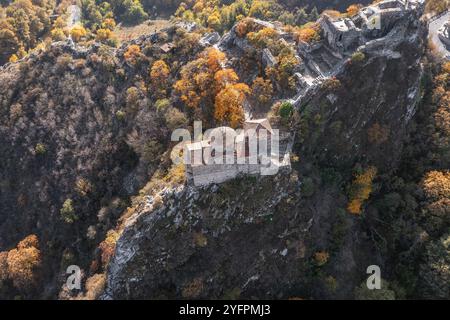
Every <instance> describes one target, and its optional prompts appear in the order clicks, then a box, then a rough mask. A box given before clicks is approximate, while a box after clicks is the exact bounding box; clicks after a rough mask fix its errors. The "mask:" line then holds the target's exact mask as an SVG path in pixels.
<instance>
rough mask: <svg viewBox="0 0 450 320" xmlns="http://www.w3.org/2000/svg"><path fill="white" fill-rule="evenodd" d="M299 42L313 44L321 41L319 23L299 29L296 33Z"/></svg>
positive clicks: (308, 24)
mask: <svg viewBox="0 0 450 320" xmlns="http://www.w3.org/2000/svg"><path fill="white" fill-rule="evenodd" d="M295 35H296V37H297V41H298V40H301V41H304V42H306V43H312V42H316V41H319V40H320V26H319V24H318V23H315V22H310V23H307V24H305V25H303V26H302V27H300V28H298V29H297V30H296V32H295Z"/></svg>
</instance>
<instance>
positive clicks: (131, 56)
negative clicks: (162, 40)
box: [123, 44, 141, 64]
mask: <svg viewBox="0 0 450 320" xmlns="http://www.w3.org/2000/svg"><path fill="white" fill-rule="evenodd" d="M140 56H141V48H140V47H139V46H137V45H135V44H132V45H131V46H129V47H128V48H127V51H126V52H125V53H124V54H123V57H124V58H125V60H126V61H127V62H129V63H131V64H135V63H136V62H137V60H138V58H139V57H140Z"/></svg>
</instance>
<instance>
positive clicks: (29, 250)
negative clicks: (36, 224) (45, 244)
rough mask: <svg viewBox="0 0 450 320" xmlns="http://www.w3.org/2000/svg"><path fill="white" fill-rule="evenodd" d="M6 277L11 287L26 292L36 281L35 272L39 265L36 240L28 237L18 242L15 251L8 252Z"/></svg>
mask: <svg viewBox="0 0 450 320" xmlns="http://www.w3.org/2000/svg"><path fill="white" fill-rule="evenodd" d="M6 261H7V265H8V276H9V278H10V279H11V280H12V282H13V285H14V286H15V287H16V288H18V289H20V290H26V289H28V288H30V287H32V286H34V285H35V283H36V281H37V276H36V270H37V268H38V267H39V266H40V264H41V252H40V251H39V249H38V239H37V237H36V236H35V235H29V236H28V237H26V238H25V239H23V240H22V241H20V242H19V244H18V245H17V248H16V249H12V250H10V251H9V252H8V257H7V260H6Z"/></svg>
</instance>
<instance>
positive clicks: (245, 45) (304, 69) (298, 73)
mask: <svg viewBox="0 0 450 320" xmlns="http://www.w3.org/2000/svg"><path fill="white" fill-rule="evenodd" d="M424 3H425V1H424V0H383V1H380V2H378V3H374V4H372V5H369V6H367V7H364V8H361V9H360V10H359V11H358V13H357V14H355V15H354V16H351V17H331V16H329V15H327V14H322V16H321V17H320V18H319V20H318V21H317V22H318V24H319V25H320V28H321V39H320V40H319V41H315V42H311V43H306V42H304V41H301V40H300V41H296V40H295V39H294V38H293V37H292V34H291V33H289V32H286V31H285V29H284V28H283V25H282V24H280V23H278V22H267V21H262V20H259V19H252V21H253V23H255V24H257V25H258V26H259V28H260V29H262V28H272V29H273V30H275V31H276V33H277V34H278V35H279V36H280V41H282V42H285V43H286V44H287V45H289V46H290V47H292V48H294V49H295V53H296V57H297V60H298V62H299V63H298V65H297V66H296V68H295V78H296V80H297V94H296V95H295V96H294V97H293V98H291V99H288V101H289V102H290V103H291V104H292V105H293V106H294V107H297V108H298V107H300V106H301V105H302V103H303V102H304V101H305V100H307V99H309V97H311V96H312V95H313V94H314V93H315V92H316V91H317V90H318V89H319V88H320V87H321V84H322V83H323V82H324V81H325V80H326V79H328V78H331V77H334V76H335V75H337V74H338V73H339V72H340V71H341V70H342V69H343V66H344V65H345V63H346V62H347V61H348V58H349V57H351V56H352V54H353V53H355V52H356V51H358V50H363V48H365V47H369V45H374V44H375V46H376V42H377V41H378V40H379V39H381V38H383V37H385V36H387V35H388V34H389V33H390V31H391V30H392V29H393V28H394V26H395V25H396V23H397V22H398V21H399V20H401V19H402V18H403V17H408V16H410V15H411V13H413V12H414V11H419V16H420V15H421V13H422V12H423V8H424ZM216 38H217V37H216ZM216 41H218V42H216ZM208 42H209V43H211V42H214V46H216V47H219V48H228V49H232V48H237V49H239V50H242V51H244V52H250V51H251V50H254V48H253V47H252V45H251V44H250V43H249V42H248V40H247V39H246V38H244V37H240V36H238V35H237V32H236V26H235V27H234V28H233V29H232V30H231V31H230V32H229V33H227V34H225V35H224V36H223V37H222V38H221V39H220V40H218V39H214V41H208ZM225 50H226V49H225ZM257 53H259V54H260V59H261V62H262V64H263V66H265V67H273V66H275V65H276V64H277V63H278V61H277V59H276V57H274V55H273V54H272V53H271V51H270V49H269V48H263V49H261V50H259V51H257ZM327 98H328V99H329V100H330V101H331V102H332V103H334V100H335V98H336V97H333V96H332V95H329V96H327ZM247 109H248V108H247ZM245 111H246V112H245V114H246V121H245V123H244V130H243V132H242V133H241V134H239V135H237V136H236V137H235V138H233V139H232V140H231V142H230V143H231V145H228V146H227V145H224V147H223V148H224V150H225V149H227V148H229V149H232V148H231V147H232V146H235V149H234V152H233V155H232V157H231V159H232V162H231V163H227V162H226V161H223V163H212V164H211V163H207V161H206V162H205V160H204V158H202V157H201V156H200V155H204V154H208V153H211V143H212V141H211V140H210V139H208V138H207V139H205V140H202V141H198V142H194V143H190V144H188V145H187V146H186V149H185V151H186V152H187V154H188V155H189V161H188V162H187V163H186V176H187V180H188V182H189V183H193V184H194V185H196V186H200V185H208V184H211V183H221V182H224V181H226V180H229V179H232V178H234V177H236V176H239V175H247V174H250V175H260V174H263V172H262V171H263V170H264V169H265V168H267V167H268V166H274V167H276V168H278V169H279V168H286V169H290V161H289V157H290V156H289V153H290V151H291V150H290V149H291V148H292V145H293V139H294V137H293V136H291V135H289V133H284V134H282V135H280V137H279V141H276V144H279V148H280V150H279V151H280V152H279V153H278V154H277V155H275V156H273V155H272V156H271V157H270V160H269V162H267V161H263V160H264V159H262V158H261V157H260V155H258V159H257V162H256V163H255V162H251V161H249V160H250V158H251V157H249V154H248V140H247V138H248V137H250V136H252V135H253V134H256V136H257V138H259V132H263V131H267V132H268V135H269V140H270V139H272V143H273V129H272V128H271V127H270V123H269V122H268V120H267V119H257V120H252V119H251V112H250V111H249V110H245ZM228 129H230V130H232V129H231V128H228ZM228 129H227V128H225V127H220V128H216V129H215V130H219V131H220V132H222V134H223V136H226V135H227V130H228ZM261 130H263V131H261ZM252 132H254V133H252ZM218 152H220V151H218ZM270 152H271V151H270ZM269 154H270V153H269ZM217 156H219V157H224V159H225V158H226V156H225V154H224V153H223V154H222V153H219V154H216V157H217ZM266 160H267V159H266ZM277 171H278V170H277Z"/></svg>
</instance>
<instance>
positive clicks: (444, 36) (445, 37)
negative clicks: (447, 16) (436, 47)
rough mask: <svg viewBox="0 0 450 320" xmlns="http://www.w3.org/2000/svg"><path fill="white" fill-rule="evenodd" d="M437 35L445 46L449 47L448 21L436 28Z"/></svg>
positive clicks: (449, 27) (449, 23) (449, 29)
mask: <svg viewBox="0 0 450 320" xmlns="http://www.w3.org/2000/svg"><path fill="white" fill-rule="evenodd" d="M438 37H439V40H441V42H442V43H443V44H444V45H445V46H446V47H447V48H450V21H448V22H446V23H445V24H444V25H443V26H442V27H441V28H440V29H439V30H438Z"/></svg>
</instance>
